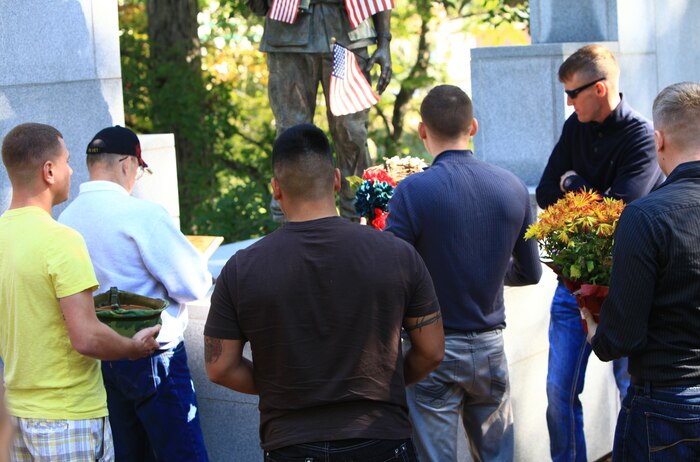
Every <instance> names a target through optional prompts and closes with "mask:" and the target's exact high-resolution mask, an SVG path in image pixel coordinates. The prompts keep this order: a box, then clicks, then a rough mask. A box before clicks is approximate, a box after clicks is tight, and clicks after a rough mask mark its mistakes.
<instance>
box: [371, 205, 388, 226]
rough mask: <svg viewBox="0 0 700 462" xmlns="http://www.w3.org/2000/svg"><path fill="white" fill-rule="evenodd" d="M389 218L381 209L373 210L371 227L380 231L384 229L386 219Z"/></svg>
mask: <svg viewBox="0 0 700 462" xmlns="http://www.w3.org/2000/svg"><path fill="white" fill-rule="evenodd" d="M387 216H389V212H384V211H383V210H382V209H374V217H375V218H374V220H372V226H374V227H375V228H377V229H378V230H380V231H381V230H382V229H384V228H385V227H386V217H387Z"/></svg>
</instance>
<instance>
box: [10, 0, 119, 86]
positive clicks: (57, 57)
mask: <svg viewBox="0 0 700 462" xmlns="http://www.w3.org/2000/svg"><path fill="white" fill-rule="evenodd" d="M114 3H115V2H114V1H113V0H110V2H109V5H111V6H112V7H114V6H115V5H114ZM91 5H92V2H91V1H90V0H82V1H77V0H62V1H55V2H47V1H41V0H27V1H24V2H22V4H21V6H18V4H17V3H16V2H13V1H11V0H0V11H1V13H0V16H2V20H1V21H2V27H1V28H0V29H2V30H3V33H2V35H0V50H2V52H1V53H0V85H20V84H28V83H32V84H38V83H47V82H56V81H75V80H88V79H93V78H95V77H96V74H95V48H94V40H93V35H92V13H91V9H92V8H91ZM105 5H106V2H105ZM113 33H114V34H117V33H118V31H113Z"/></svg>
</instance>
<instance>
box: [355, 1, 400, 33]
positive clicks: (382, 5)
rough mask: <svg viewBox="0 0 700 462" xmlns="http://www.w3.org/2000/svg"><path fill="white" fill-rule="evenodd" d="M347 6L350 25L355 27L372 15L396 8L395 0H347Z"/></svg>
mask: <svg viewBox="0 0 700 462" xmlns="http://www.w3.org/2000/svg"><path fill="white" fill-rule="evenodd" d="M345 8H346V9H347V10H348V18H350V25H351V26H352V28H353V29H355V28H356V27H357V26H359V25H360V24H362V22H364V21H365V19H367V18H369V17H370V16H373V15H375V14H377V13H379V12H381V11H386V10H391V9H392V8H394V0H345Z"/></svg>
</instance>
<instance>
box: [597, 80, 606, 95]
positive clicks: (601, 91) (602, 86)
mask: <svg viewBox="0 0 700 462" xmlns="http://www.w3.org/2000/svg"><path fill="white" fill-rule="evenodd" d="M606 82H607V81H606V80H601V81H600V82H596V84H595V91H596V94H597V95H598V96H600V97H603V96H606V95H607V94H608V92H609V91H610V88H608V85H607V83H606Z"/></svg>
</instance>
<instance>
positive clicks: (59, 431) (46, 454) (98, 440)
mask: <svg viewBox="0 0 700 462" xmlns="http://www.w3.org/2000/svg"><path fill="white" fill-rule="evenodd" d="M10 418H11V420H12V424H13V425H14V427H15V435H14V438H13V440H12V445H11V448H10V460H11V461H12V462H25V461H27V462H34V461H36V462H88V461H89V462H95V461H99V462H113V461H114V443H113V442H112V429H111V428H110V426H109V419H108V418H107V417H101V418H98V419H86V420H46V419H23V418H20V417H10Z"/></svg>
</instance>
